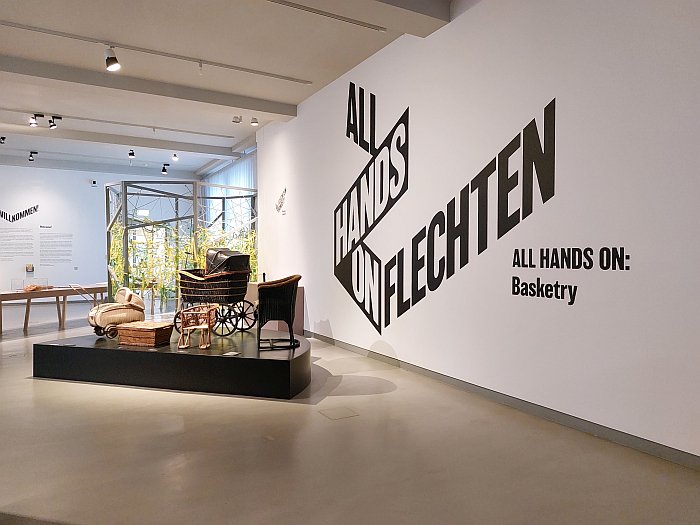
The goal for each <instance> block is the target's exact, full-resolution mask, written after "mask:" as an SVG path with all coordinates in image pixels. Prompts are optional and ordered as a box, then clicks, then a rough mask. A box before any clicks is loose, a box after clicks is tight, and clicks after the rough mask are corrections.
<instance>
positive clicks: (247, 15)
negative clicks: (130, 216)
mask: <svg viewBox="0 0 700 525" xmlns="http://www.w3.org/2000/svg"><path fill="white" fill-rule="evenodd" d="M290 4H292V5H290ZM449 9H450V2H449V0H352V1H348V0H297V1H296V2H287V1H284V0H148V1H143V0H121V1H114V0H109V1H108V0H52V1H50V2H47V1H45V0H2V2H1V3H0V135H2V136H6V137H7V139H6V142H5V145H0V164H9V165H28V162H27V156H28V153H29V151H30V150H33V151H38V152H39V155H37V156H36V158H37V160H36V162H35V163H34V165H37V166H45V167H51V166H53V167H59V168H67V169H87V170H91V171H104V172H113V173H125V174H152V175H153V176H157V175H160V168H161V165H162V163H164V162H170V163H171V164H174V163H172V162H171V161H170V156H171V155H172V153H173V152H177V153H178V156H179V158H180V161H179V162H178V163H177V165H176V166H175V165H173V166H172V167H171V170H170V174H171V175H173V174H174V175H181V176H192V175H193V174H195V173H196V174H201V173H202V172H205V171H206V170H207V168H208V167H209V168H211V167H212V166H219V165H221V163H222V162H227V161H230V160H233V159H235V158H236V157H237V156H238V154H239V152H240V151H242V150H244V149H245V148H247V147H249V146H251V145H252V144H254V133H255V131H256V128H254V127H252V126H251V125H250V120H251V118H253V117H255V118H257V119H258V120H259V121H260V123H261V125H265V124H266V123H268V122H272V121H286V120H289V119H291V118H293V117H294V116H295V115H296V106H297V104H299V103H300V102H301V101H303V100H304V99H306V98H307V97H309V96H310V95H312V94H313V93H315V92H316V91H318V90H319V89H321V88H322V87H323V86H325V85H326V84H328V83H329V82H331V81H333V80H335V79H336V78H338V77H339V76H341V75H342V74H343V73H345V72H347V71H348V70H350V69H351V68H352V67H354V66H355V65H357V64H359V63H360V62H362V61H363V60H365V59H366V58H367V57H369V56H371V55H372V54H374V53H375V52H377V51H378V50H379V49H381V48H382V47H384V46H386V45H387V44H388V43H390V42H391V41H393V40H394V39H396V38H397V37H399V36H401V35H402V34H404V33H409V34H414V35H417V36H426V35H428V34H430V33H431V32H433V31H435V30H436V29H438V28H439V27H441V26H442V25H444V24H445V23H447V21H448V20H449ZM319 11H321V12H322V13H320V12H319ZM358 22H359V24H358ZM360 24H364V25H360ZM366 25H372V26H378V27H380V28H384V30H377V29H374V28H368V27H366ZM32 28H33V29H32ZM56 33H62V34H64V35H58V34H56ZM65 34H68V35H71V36H72V37H68V36H66V35H65ZM106 44H112V45H114V47H115V52H116V54H117V57H118V59H119V62H120V63H121V64H122V69H121V70H120V71H119V72H117V73H108V72H106V71H105V69H104V51H105V49H106ZM134 48H139V49H140V50H134ZM149 50H150V51H154V52H156V53H166V54H169V55H178V56H179V57H184V58H191V59H192V60H184V59H182V58H174V57H169V56H161V55H159V54H153V53H149V52H145V51H149ZM200 60H201V61H202V67H201V69H200V66H199V63H198V61H200ZM212 63H218V64H223V65H226V66H230V67H219V66H217V65H211V64H212ZM251 70H252V71H251ZM280 77H283V78H280ZM32 113H43V114H44V115H46V118H45V119H40V120H39V127H37V128H30V127H29V126H28V125H27V123H28V118H29V116H30V114H32ZM51 115H58V116H62V117H63V120H62V121H60V122H59V123H58V124H59V127H58V128H57V129H56V130H51V131H49V129H48V118H49V117H50V116H51ZM236 115H238V116H242V117H243V121H242V122H241V123H239V124H236V123H233V122H232V118H233V117H234V116H236ZM257 129H259V128H257ZM129 149H134V150H135V151H136V154H137V158H136V159H135V160H134V161H133V162H131V163H130V162H129V160H128V158H127V152H128V150H129Z"/></svg>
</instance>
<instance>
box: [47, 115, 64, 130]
mask: <svg viewBox="0 0 700 525" xmlns="http://www.w3.org/2000/svg"><path fill="white" fill-rule="evenodd" d="M57 120H63V118H62V117H57V116H56V115H53V116H52V117H51V119H50V120H49V129H56V128H57V127H58V124H56V121H57Z"/></svg>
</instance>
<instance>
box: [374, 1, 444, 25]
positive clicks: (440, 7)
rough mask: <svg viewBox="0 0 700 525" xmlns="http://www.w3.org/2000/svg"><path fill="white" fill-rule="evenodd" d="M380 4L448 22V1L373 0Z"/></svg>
mask: <svg viewBox="0 0 700 525" xmlns="http://www.w3.org/2000/svg"><path fill="white" fill-rule="evenodd" d="M375 1H376V2H379V3H381V4H389V5H393V6H394V7H400V8H401V9H406V10H407V11H413V12H414V13H419V14H421V15H425V16H429V17H432V18H437V19H438V20H442V21H444V22H449V21H450V0H375Z"/></svg>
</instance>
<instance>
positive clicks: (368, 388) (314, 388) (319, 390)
mask: <svg viewBox="0 0 700 525" xmlns="http://www.w3.org/2000/svg"><path fill="white" fill-rule="evenodd" d="M311 360H312V361H313V363H312V365H311V384H310V385H309V386H308V387H306V388H305V389H304V390H303V391H302V392H301V393H300V394H298V395H297V396H296V397H294V399H290V400H289V401H288V402H289V403H301V404H305V405H317V404H318V403H320V402H321V401H323V400H324V399H325V398H327V397H328V396H371V395H375V394H388V393H389V392H393V391H394V390H396V388H397V387H396V385H395V384H394V383H392V382H391V381H388V380H386V379H382V378H380V377H371V376H360V375H345V374H341V375H333V374H332V373H331V372H330V371H328V370H326V369H325V368H323V367H322V366H319V365H317V364H315V363H316V361H319V360H320V358H318V357H312V358H311Z"/></svg>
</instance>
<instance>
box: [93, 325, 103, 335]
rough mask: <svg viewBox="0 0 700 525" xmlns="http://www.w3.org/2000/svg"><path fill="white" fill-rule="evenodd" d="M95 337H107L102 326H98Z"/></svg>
mask: <svg viewBox="0 0 700 525" xmlns="http://www.w3.org/2000/svg"><path fill="white" fill-rule="evenodd" d="M95 335H96V336H97V337H102V336H103V335H105V331H104V330H103V329H102V327H101V326H96V327H95Z"/></svg>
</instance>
